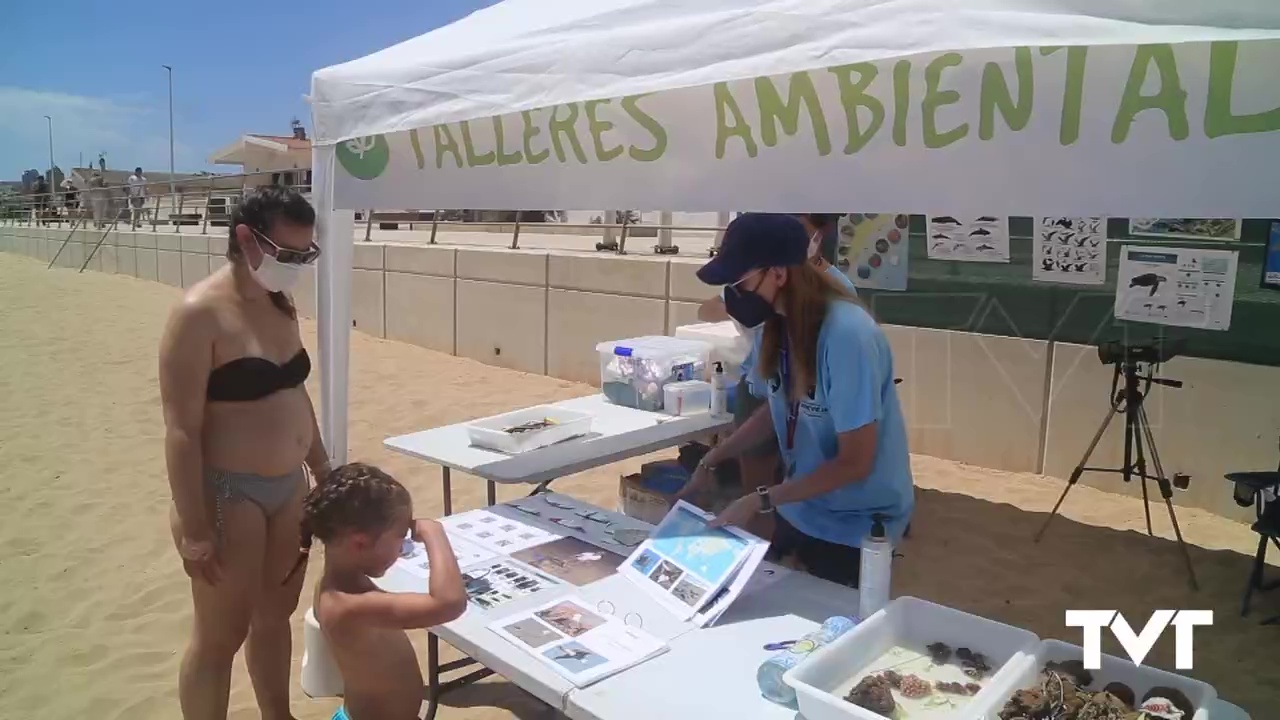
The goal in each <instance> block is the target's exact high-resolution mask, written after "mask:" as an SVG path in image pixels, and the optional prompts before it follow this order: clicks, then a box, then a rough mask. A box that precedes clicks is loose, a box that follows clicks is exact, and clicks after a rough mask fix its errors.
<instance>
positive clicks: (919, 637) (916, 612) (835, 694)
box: [783, 597, 1039, 720]
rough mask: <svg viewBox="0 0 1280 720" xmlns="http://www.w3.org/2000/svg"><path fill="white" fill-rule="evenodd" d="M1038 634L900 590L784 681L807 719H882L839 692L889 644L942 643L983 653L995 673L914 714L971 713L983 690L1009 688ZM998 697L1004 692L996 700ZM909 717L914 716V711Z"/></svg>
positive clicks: (938, 717)
mask: <svg viewBox="0 0 1280 720" xmlns="http://www.w3.org/2000/svg"><path fill="white" fill-rule="evenodd" d="M1038 641H1039V638H1037V637H1036V636H1035V635H1034V634H1032V633H1030V632H1028V631H1026V630H1022V629H1021V628H1016V627H1012V626H1010V625H1005V624H1003V623H998V622H996V621H994V620H987V619H986V618H981V617H978V616H977V615H970V614H968V613H965V612H961V611H959V610H953V609H951V608H948V607H944V606H942V605H936V604H934V603H931V602H927V601H925V600H920V599H919V598H913V597H900V598H898V599H897V600H894V601H893V602H891V603H889V604H888V605H886V606H885V607H884V608H883V609H881V610H880V611H879V612H877V613H876V614H874V615H872V616H871V617H869V618H867V619H865V620H863V621H862V622H861V623H859V624H858V625H857V626H856V627H854V628H853V629H852V630H850V631H849V632H847V633H845V634H844V635H842V636H841V637H839V638H837V639H836V641H835V642H833V643H831V644H830V645H826V646H824V647H822V648H819V649H818V650H817V651H816V652H815V653H814V654H813V655H811V656H809V658H808V659H806V660H805V661H804V662H803V663H801V664H800V665H798V666H796V667H794V668H792V669H791V670H789V671H787V674H786V675H784V676H783V680H784V682H786V683H787V684H788V685H790V686H791V687H793V688H795V691H796V699H797V700H798V701H799V705H800V714H801V715H802V716H803V717H804V718H805V720H848V719H849V718H856V719H857V720H884V718H883V716H881V715H877V714H876V713H873V712H871V711H870V710H865V709H863V708H861V707H858V706H857V705H854V704H853V703H851V702H848V701H847V700H845V699H844V695H846V694H847V693H848V692H849V690H850V689H851V687H852V686H853V679H854V678H855V677H857V676H858V675H859V674H861V673H862V671H863V670H864V669H866V668H867V666H868V665H870V664H871V663H873V662H875V661H876V660H877V659H878V658H880V657H881V656H882V655H883V654H884V653H885V652H887V651H889V650H890V649H892V648H893V647H894V646H900V647H905V648H909V649H911V650H916V651H919V652H921V653H924V652H925V646H926V645H928V644H930V643H934V642H943V643H946V644H947V645H950V646H951V647H952V648H960V647H967V648H969V649H971V650H973V651H975V652H980V653H982V654H983V655H985V656H986V657H987V659H988V661H990V663H991V669H992V674H991V675H989V676H988V677H987V678H986V679H984V680H982V681H981V683H982V690H981V692H979V693H978V694H977V695H974V696H972V697H969V698H964V697H959V696H949V697H950V699H951V700H952V701H954V702H955V703H956V705H957V707H956V708H955V709H953V710H949V711H948V710H945V709H939V710H936V711H933V712H929V713H928V714H921V715H918V716H919V717H922V718H927V720H942V719H944V718H945V719H946V720H976V719H977V718H981V717H982V714H981V711H979V710H978V708H980V707H985V706H989V705H990V704H991V701H990V700H989V699H988V696H989V695H991V694H992V693H998V692H1001V690H1002V689H1003V688H1005V687H1009V685H1010V681H1009V680H1008V677H1009V676H1011V675H1012V674H1013V673H1015V672H1017V671H1018V670H1019V669H1020V668H1022V667H1023V666H1024V665H1025V663H1026V662H1027V661H1028V660H1029V659H1030V658H1031V654H1032V652H1033V651H1034V650H1035V647H1036V643H1037V642H1038ZM1001 702H1002V703H1003V699H1002V700H1001ZM913 717H916V716H914V715H913Z"/></svg>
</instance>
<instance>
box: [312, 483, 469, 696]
mask: <svg viewBox="0 0 1280 720" xmlns="http://www.w3.org/2000/svg"><path fill="white" fill-rule="evenodd" d="M411 517H412V507H411V505H410V502H409V494H408V491H406V490H405V489H404V487H403V486H401V485H400V484H399V483H397V482H396V481H395V480H394V479H392V478H391V477H390V476H388V475H386V474H385V473H383V472H381V471H380V470H377V469H376V468H372V467H369V466H367V465H359V464H352V465H346V466H343V467H341V468H338V469H337V470H335V471H333V473H332V474H331V475H330V476H329V478H328V479H327V480H326V481H325V482H324V483H322V484H321V485H319V486H317V487H316V488H315V489H314V490H312V492H311V494H310V495H309V496H308V497H307V503H306V516H305V520H304V522H305V524H306V527H307V529H308V530H309V531H310V532H312V533H314V535H315V536H316V537H318V538H319V539H320V540H321V541H322V542H324V544H325V567H324V577H323V578H322V579H321V581H320V586H319V587H318V588H317V591H316V603H315V611H316V620H317V621H318V622H319V623H320V629H321V630H322V631H324V635H325V638H326V639H327V640H328V642H329V646H330V651H331V652H332V654H333V657H334V660H335V661H336V662H337V665H338V669H339V671H341V673H342V680H343V685H344V688H345V694H344V705H345V709H346V714H347V716H348V717H349V718H351V720H416V718H417V717H418V711H419V709H420V707H421V705H422V672H421V670H420V669H419V667H418V658H417V654H416V653H415V652H414V649H413V646H412V645H411V644H410V643H409V638H408V637H407V636H406V634H405V630H407V629H411V628H428V627H433V626H435V625H440V624H442V623H446V622H449V621H451V620H454V619H455V618H457V617H458V616H459V615H461V614H462V613H463V612H464V611H465V610H466V603H467V595H466V591H465V589H464V586H463V582H462V574H461V573H460V572H459V570H458V562H457V559H456V558H455V557H454V554H453V549H452V548H451V547H450V546H449V539H448V537H447V536H446V535H445V532H444V528H442V527H441V526H440V524H439V523H437V522H436V521H434V520H411V519H410V518H411ZM410 530H412V535H413V537H414V538H415V539H417V540H419V541H420V542H422V543H423V544H424V545H426V549H427V559H428V561H429V562H430V566H431V579H430V581H429V583H428V584H429V587H424V588H422V589H423V592H409V593H387V592H383V591H382V590H379V589H378V588H377V587H376V586H375V585H374V584H373V582H372V581H370V580H369V578H370V577H378V576H381V575H382V574H383V573H385V572H386V571H387V570H388V569H389V568H390V567H391V566H392V565H393V564H394V563H395V561H396V558H398V557H399V556H400V549H401V545H402V544H403V541H404V538H405V535H406V534H408V533H409V532H410Z"/></svg>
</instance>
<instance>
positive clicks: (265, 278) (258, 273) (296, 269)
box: [249, 252, 306, 293]
mask: <svg viewBox="0 0 1280 720" xmlns="http://www.w3.org/2000/svg"><path fill="white" fill-rule="evenodd" d="M305 270H306V267H305V266H303V265H286V264H284V263H282V262H280V261H279V260H276V259H275V258H274V257H271V256H270V255H268V254H266V253H265V252H264V253H262V262H261V263H260V264H259V265H258V267H256V268H255V267H252V266H250V267H249V274H250V275H252V276H253V279H254V280H256V281H258V284H259V285H261V286H262V287H263V289H265V290H266V291H267V292H279V293H282V292H289V291H290V290H292V289H293V286H294V285H297V284H298V281H299V280H301V279H302V273H303V272H304V271H305Z"/></svg>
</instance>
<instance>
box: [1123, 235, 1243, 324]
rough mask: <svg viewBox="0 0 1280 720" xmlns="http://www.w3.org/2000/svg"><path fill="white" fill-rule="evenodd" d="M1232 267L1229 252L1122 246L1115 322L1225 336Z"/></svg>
mask: <svg viewBox="0 0 1280 720" xmlns="http://www.w3.org/2000/svg"><path fill="white" fill-rule="evenodd" d="M1237 263H1238V257H1237V254H1236V252H1235V251H1234V250H1201V249H1198V248H1184V247H1144V246H1137V245H1125V246H1124V247H1122V248H1120V271H1119V273H1118V274H1117V276H1116V306H1115V315H1116V319H1118V320H1136V321H1138V322H1148V323H1156V324H1158V325H1175V326H1178V327H1190V328H1200V329H1202V330H1227V329H1229V328H1230V327H1231V306H1232V304H1233V303H1234V302H1235V293H1236V269H1237Z"/></svg>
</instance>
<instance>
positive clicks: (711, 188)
mask: <svg viewBox="0 0 1280 720" xmlns="http://www.w3.org/2000/svg"><path fill="white" fill-rule="evenodd" d="M1276 68H1280V41H1270V40H1259V41H1247V42H1239V43H1237V42H1215V43H1189V44H1180V45H1169V44H1155V45H1143V46H1135V45H1128V46H1125V45H1114V46H1096V47H1073V48H1000V49H991V50H979V51H965V52H949V53H936V54H929V55H916V56H911V57H906V58H899V59H895V60H886V61H880V62H875V63H855V64H852V65H845V66H839V67H831V68H826V69H823V70H813V71H809V72H801V73H794V74H790V75H783V76H775V77H770V78H755V79H748V80H741V81H735V82H728V83H716V84H714V85H711V86H700V87H692V88H685V89H680V90H672V91H667V92H662V93H658V94H654V95H644V96H629V97H623V98H613V99H605V100H592V101H586V102H578V103H570V104H567V105H557V106H555V107H552V108H544V109H539V110H532V111H526V112H521V113H514V114H511V115H505V116H501V117H496V118H485V119H479V120H471V121H467V122H461V123H447V124H443V125H437V126H434V127H429V128H423V129H420V130H413V131H408V132H401V133H396V134H393V135H388V136H373V137H365V138H357V139H354V140H349V141H346V142H343V143H340V144H339V145H338V146H337V157H338V160H339V163H338V165H339V168H340V169H339V171H338V172H337V173H336V175H337V177H336V178H335V179H336V185H335V204H336V205H337V206H338V207H340V208H346V209H359V208H388V209H391V208H394V209H410V208H416V209H424V210H431V209H446V208H470V209H512V210H514V209H575V210H576V209H590V208H618V207H624V208H625V207H629V208H661V209H671V210H688V211H715V210H724V209H733V210H755V211H780V212H848V211H849V210H851V209H857V208H875V207H879V208H900V209H901V210H902V211H903V212H912V213H921V214H936V213H945V214H950V215H953V216H962V215H973V216H978V215H1029V216H1039V215H1051V216H1059V217H1084V216H1120V217H1130V216H1151V217H1171V216H1188V217H1270V216H1274V215H1276V214H1277V212H1280V198H1278V197H1277V196H1276V193H1275V181H1274V178H1275V167H1277V164H1278V163H1280V84H1277V83H1276V82H1275V72H1276Z"/></svg>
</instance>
